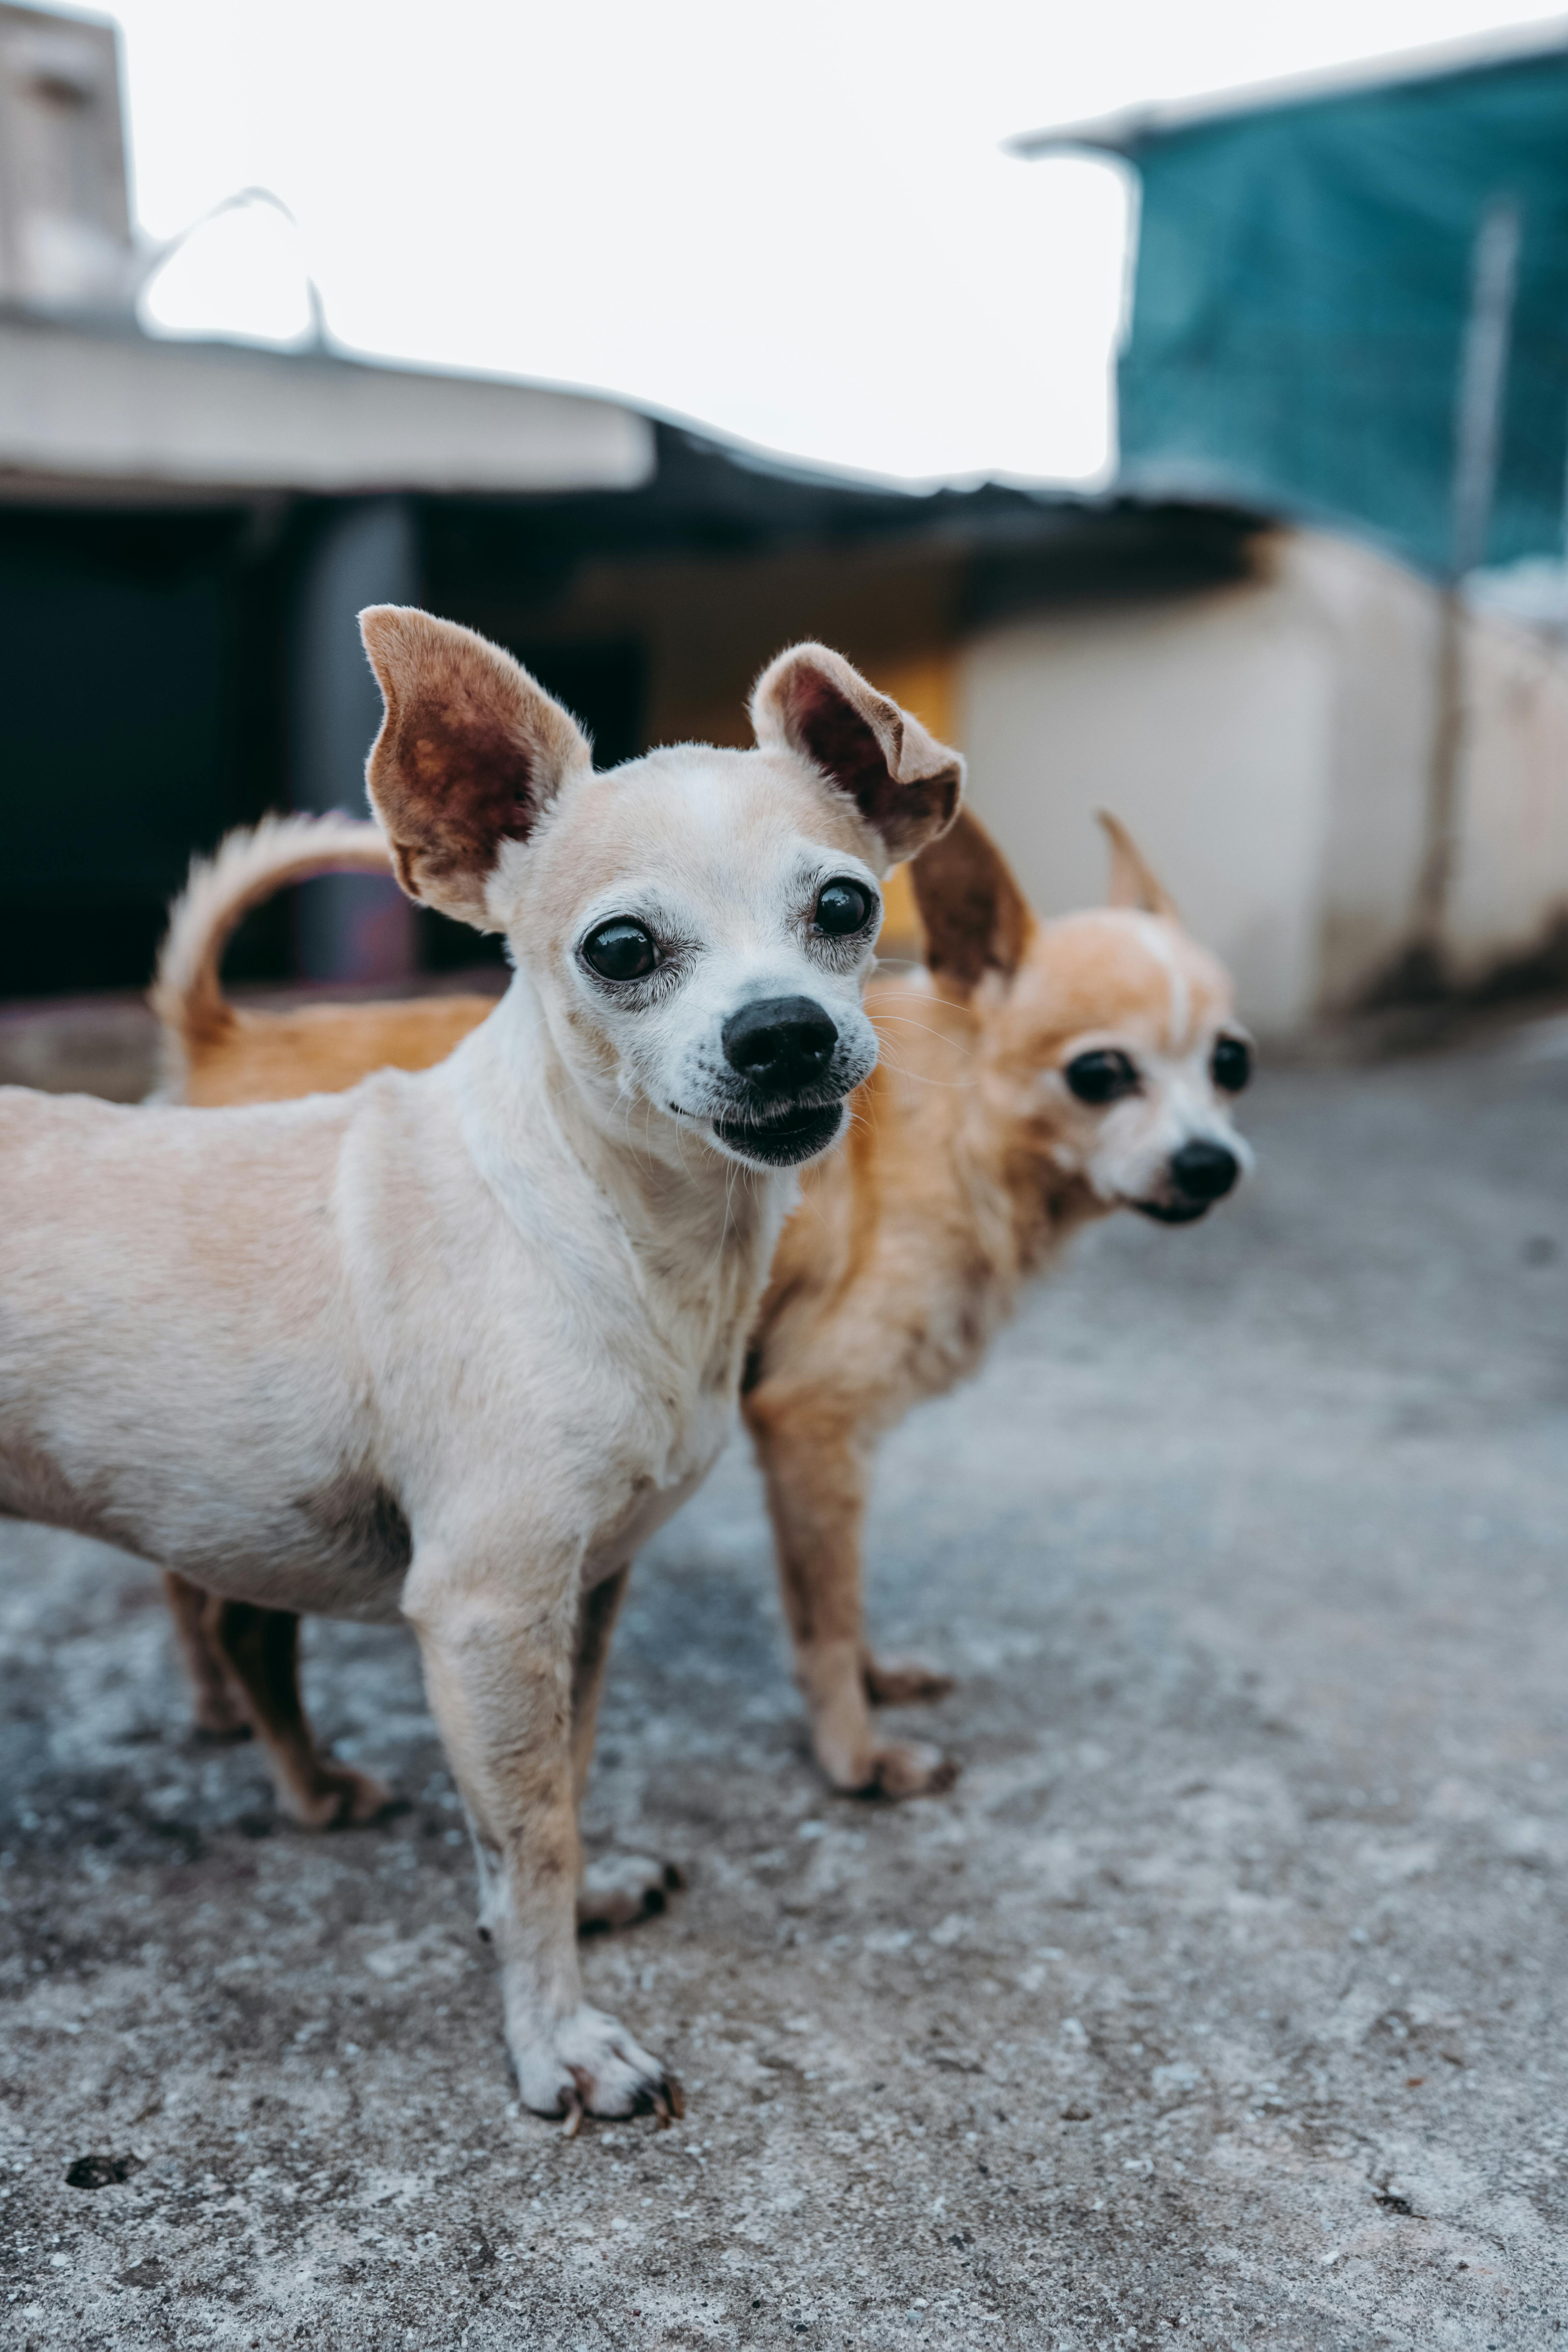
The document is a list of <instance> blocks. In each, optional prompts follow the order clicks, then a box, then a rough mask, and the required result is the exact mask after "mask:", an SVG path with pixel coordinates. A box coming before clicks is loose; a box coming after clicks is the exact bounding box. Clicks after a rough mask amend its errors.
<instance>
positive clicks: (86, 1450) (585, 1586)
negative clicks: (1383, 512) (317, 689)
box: [0, 606, 962, 2122]
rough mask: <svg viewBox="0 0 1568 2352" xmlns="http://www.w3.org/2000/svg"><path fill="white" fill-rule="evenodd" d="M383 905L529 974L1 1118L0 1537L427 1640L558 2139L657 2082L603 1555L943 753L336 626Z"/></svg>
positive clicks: (633, 1494)
mask: <svg viewBox="0 0 1568 2352" xmlns="http://www.w3.org/2000/svg"><path fill="white" fill-rule="evenodd" d="M363 634H364V639H365V644H366V646H367V648H368V651H369V654H370V658H371V661H372V664H373V666H374V669H375V673H376V676H377V678H378V679H379V681H380V684H381V688H382V691H383V694H384V698H385V704H386V712H385V718H384V724H383V726H382V730H381V732H380V735H379V736H378V738H377V740H376V743H375V747H374V751H373V752H372V754H371V761H370V769H369V782H370V790H371V797H372V799H373V801H374V804H375V807H376V810H377V813H378V814H379V816H380V818H381V822H382V824H383V826H384V831H385V833H386V835H387V837H388V840H389V842H390V844H391V846H392V850H393V854H394V857H395V863H396V866H397V870H398V873H399V875H400V877H401V878H402V880H403V882H404V884H405V887H406V888H407V889H408V890H409V891H410V892H411V893H412V895H413V896H415V897H416V898H420V899H423V900H424V901H426V903H427V904H429V905H432V906H437V907H440V908H444V909H445V911H446V912H447V913H448V914H452V915H456V916H458V917H460V918H462V919H466V920H467V921H468V922H471V923H473V924H476V925H477V926H479V928H480V929H490V930H503V931H504V932H505V933H506V935H507V938H508V940H509V942H510V948H511V951H512V954H513V957H514V959H515V961H516V966H517V971H516V974H515V977H514V979H513V981H512V982H511V985H510V989H509V990H508V992H507V994H506V996H505V997H504V998H503V999H502V1001H501V1003H500V1005H499V1006H498V1007H497V1009H496V1011H495V1013H493V1014H492V1015H491V1017H490V1018H489V1020H488V1021H486V1022H485V1023H484V1024H483V1025H482V1026H481V1027H480V1028H479V1029H478V1030H476V1031H475V1032H474V1034H472V1036H471V1037H469V1038H468V1039H467V1040H466V1041H465V1043H464V1044H463V1045H461V1046H460V1047H459V1048H458V1051H457V1052H456V1053H455V1054H454V1055H452V1056H451V1058H450V1059H449V1060H448V1061H447V1062H445V1063H442V1064H441V1065H440V1066H438V1067H437V1068H435V1069H432V1070H427V1071H425V1072H422V1073H420V1074H418V1075H416V1076H407V1075H405V1074H404V1073H401V1072H395V1071H384V1072H382V1073H381V1074H379V1075H378V1076H375V1077H373V1078H370V1079H367V1080H366V1081H365V1082H364V1083H363V1085H361V1086H360V1087H356V1088H355V1089H354V1090H353V1092H352V1093H349V1094H346V1095H337V1096H331V1097H321V1096H318V1097H310V1098H308V1099H306V1100H304V1101H302V1102H298V1103H278V1104H266V1105H262V1106H258V1107H257V1108H247V1109H234V1110H224V1111H205V1110H204V1111H195V1110H185V1109H174V1108H144V1109H130V1110H128V1109H121V1108H111V1107H110V1106H109V1105H106V1104H102V1103H97V1102H90V1101H87V1100H85V1099H79V1098H77V1099H72V1098H63V1099H62V1098H58V1097H47V1096H42V1095H35V1094H30V1093H26V1092H24V1091H22V1090H19V1089H6V1090H5V1091H3V1092H0V1198H3V1199H4V1201H5V1217H4V1220H3V1223H0V1511H5V1512H7V1513H10V1514H12V1515H15V1516H18V1517H27V1518H35V1519H43V1520H47V1521H50V1522H52V1523H54V1524H55V1525H58V1526H62V1527H68V1528H77V1529H79V1530H80V1531H81V1532H82V1533H84V1534H87V1535H91V1536H96V1537H99V1538H103V1539H104V1540H106V1541H109V1542H110V1543H117V1544H121V1545H122V1546H124V1547H126V1548H127V1549H130V1550H132V1551H135V1552H138V1553H140V1554H142V1556H143V1557H144V1558H146V1559H152V1560H156V1561H159V1562H160V1563H162V1564H163V1565H165V1566H167V1567H170V1568H173V1569H174V1570H178V1572H179V1573H180V1574H181V1575H182V1576H184V1577H185V1578H187V1579H189V1580H191V1581H192V1582H194V1583H195V1584H198V1585H200V1586H202V1587H204V1588H205V1589H206V1590H208V1591H214V1592H219V1593H224V1594H227V1595H231V1596H233V1597H234V1598H236V1599H237V1600H240V1601H250V1602H255V1603H258V1604H262V1605H264V1606H267V1607H270V1608H273V1609H281V1610H307V1611H318V1612H326V1613H328V1614H335V1615H340V1616H349V1617H361V1618H368V1619H374V1620H381V1621H385V1620H390V1619H395V1618H396V1617H397V1616H398V1615H399V1614H400V1613H401V1614H402V1615H403V1616H405V1617H406V1618H407V1619H408V1620H409V1622H411V1623H412V1624H413V1626H414V1628H415V1631H416V1634H417V1636H418V1639H419V1643H420V1646H421V1650H422V1654H423V1657H424V1664H425V1672H426V1683H427V1686H428V1689H429V1694H430V1702H431V1706H432V1708H433V1710H434V1712H435V1715H436V1718H437V1723H438V1725H439V1727H440V1729H441V1733H442V1737H443V1738H444V1740H445V1742H446V1745H447V1753H448V1756H449V1758H450V1759H451V1764H452V1769H453V1771H454V1773H455V1775H456V1778H457V1780H458V1786H459V1788H460V1789H461V1790H462V1793H463V1798H464V1801H465V1804H466V1806H467V1808H468V1820H469V1824H470V1827H471V1831H472V1834H473V1841H474V1847H475V1852H476V1853H477V1855H478V1858H479V1877H480V1886H481V1906H480V1923H481V1927H482V1929H483V1930H484V1931H485V1932H486V1933H487V1934H488V1936H489V1938H490V1939H491V1940H492V1941H493V1942H494V1943H495V1945H496V1947H497V1948H498V1953H499V1958H500V1969H501V1979H502V1989H503V1994H504V2000H505V2006H506V2029H507V2040H508V2043H509V2046H510V2051H511V2055H512V2059H513V2063H514V2064H515V2066H516V2069H517V2076H518V2082H519V2085H520V2087H521V2093H522V2096H523V2098H524V2100H525V2101H526V2102H527V2104H528V2105H530V2106H531V2107H533V2108H536V2109H537V2110H539V2111H540V2112H541V2113H542V2114H549V2115H556V2114H565V2115H567V2116H569V2117H571V2118H572V2119H573V2121H574V2122H575V2119H576V2117H577V2116H580V2115H582V2114H584V2113H590V2114H595V2115H605V2116H614V2115H626V2114H628V2113H633V2112H637V2111H639V2110H646V2109H647V2108H653V2109H655V2110H656V2111H666V2110H668V2108H670V2107H672V2106H676V2105H678V2104H679V2091H678V2088H677V2086H675V2085H674V2084H673V2083H672V2082H671V2080H670V2078H669V2077H668V2075H667V2074H666V2073H665V2071H664V2069H663V2067H662V2066H661V2065H660V2063H659V2062H658V2059H656V2058H654V2057H652V2056H650V2055H649V2054H648V2053H647V2052H646V2051H645V2050H642V2049H640V2048H639V2047H638V2045H637V2042H634V2041H633V2040H632V2038H631V2036H630V2035H629V2034H628V2033H627V2032H626V2031H625V2029H624V2028H623V2027H622V2026H621V2025H619V2024H618V2023H617V2022H616V2020H615V2019H613V2018H610V2017H607V2016H605V2015H604V2014H603V2013H602V2012H601V2011H598V2010H595V2009H593V2008H590V2007H588V2006H587V2005H586V2004H585V2003H584V2000H583V1994H582V1986H581V1982H580V1979H579V1974H578V1966H577V1950H576V1939H575V1916H574V1898H575V1892H576V1885H577V1879H578V1874H579V1847H578V1836H577V1819H576V1816H577V1800H578V1795H579V1793H580V1790H581V1784H582V1780H583V1777H584V1772H585V1769H586V1766H587V1761H588V1756H589V1752H590V1749H591V1747H592V1738H593V1725H594V1716H595V1705H596V1698H597V1687H598V1678H599V1672H600V1668H601V1666H602V1664H603V1659H604V1653H605V1645H606V1643H607V1639H608V1633H609V1628H610V1624H611V1622H612V1621H613V1617H614V1613H615V1605H616V1601H617V1599H618V1597H619V1594H620V1591H621V1590H622V1589H623V1588H624V1583H625V1579H626V1571H627V1569H628V1566H629V1563H630V1561H631V1559H632V1556H633V1554H634V1552H635V1551H636V1549H637V1547H638V1545H639V1544H640V1543H641V1542H642V1541H643V1539H644V1538H645V1537H646V1536H647V1534H648V1532H649V1531H650V1530H651V1529H652V1528H655V1527H657V1526H658V1524H659V1523H660V1522H661V1521H662V1520H663V1519H665V1518H666V1517H668V1514H669V1513H670V1512H671V1511H673V1510H674V1509H675V1508H676V1507H677V1505H678V1504H679V1502H680V1501H681V1500H682V1499H683V1498H684V1497H685V1496H687V1495H688V1494H689V1492H690V1491H691V1489H692V1487H693V1486H695V1485H696V1483H697V1481H698V1480H699V1479H700V1478H701V1477H702V1475H704V1473H705V1472H706V1471H707V1469H708V1468H709V1466H710V1464H711V1463H712V1461H713V1459H714V1456H715V1455H716V1454H717V1453H718V1451H719V1448H720V1446H721V1444H722V1442H723V1438H724V1434H725V1432H726V1430H727V1428H728V1426H729V1423H730V1417H731V1410H732V1407H733V1404H734V1401H735V1396H736V1392H737V1388H738V1384H739V1381H740V1375H741V1368H742V1355H743V1351H744V1348H745V1343H746V1338H747V1334H748V1332H749V1330H750V1328H751V1327H752V1319H753V1318H754V1315H755V1313H756V1308H757V1305H758V1302H759V1300H760V1298H761V1297H762V1292H763V1285H764V1283H765V1281H766V1278H767V1273H768V1267H769V1264H770V1261H771V1259H772V1256H773V1244H774V1242H775V1240H776V1238H777V1235H778V1232H779V1228H780V1225H781V1223H782V1222H783V1219H784V1214H785V1213H786V1211H787V1210H788V1208H789V1207H790V1206H791V1204H792V1203H793V1202H794V1200H795V1176H794V1173H793V1171H794V1169H795V1167H796V1166H798V1165H800V1164H801V1163H803V1162H805V1161H806V1160H810V1159H812V1158H813V1157H815V1156H816V1154H817V1153H819V1152H821V1151H822V1150H825V1149H826V1146H827V1145H828V1144H829V1143H831V1142H832V1141H833V1139H834V1138H835V1136H836V1135H837V1131H838V1129H839V1126H840V1123H841V1120H842V1118H843V1117H844V1110H843V1105H844V1101H845V1098H846V1097H847V1096H848V1095H849V1094H850V1093H851V1091H852V1090H853V1089H854V1088H855V1087H857V1086H858V1084H859V1083H860V1081H861V1080H862V1079H863V1078H864V1077H865V1076H867V1074H868V1071H869V1070H870V1068H871V1066H872V1064H873V1063H874V1061H875V1059H876V1040H875V1034H874V1033H873V1031H872V1029H871V1026H870V1024H869V1022H868V1020H867V1018H866V1016H865V1013H863V1012H862V1010H861V1006H860V991H861V984H862V982H863V980H864V977H865V974H866V971H867V970H868V965H869V963H870V961H871V954H872V943H873V941H874V940H875V938H876V935H877V929H878V925H879V920H880V915H881V905H880V898H879V891H878V887H877V877H878V876H879V874H880V873H882V872H884V871H885V870H886V868H887V866H889V864H890V863H892V862H893V861H895V860H898V859H900V858H905V857H909V856H912V855H913V854H914V852H915V851H916V850H917V849H919V848H920V847H921V845H922V843H924V842H926V841H928V840H930V839H931V838H932V837H933V836H934V835H937V834H938V833H940V832H941V831H942V827H943V826H944V825H945V824H948V823H949V822H950V821H951V819H952V814H953V812H954V810H955V808H956V806H957V803H958V797H959V793H960V789H961V782H962V763H961V761H959V759H958V757H957V755H956V754H955V753H953V752H952V751H948V750H946V749H945V748H944V747H943V746H942V745H941V744H939V743H936V742H934V741H933V740H931V737H930V736H929V735H928V734H926V732H925V731H924V730H923V729H922V728H921V726H920V725H919V723H918V721H916V720H915V719H911V718H910V717H909V716H907V715H906V714H905V713H904V712H903V711H901V710H900V709H899V708H898V706H897V705H896V704H894V703H891V702H889V700H888V699H887V698H885V697H884V696H881V695H879V694H877V693H876V692H874V691H873V689H872V688H870V687H868V685H867V684H866V682H865V680H864V679H863V678H861V677H858V675H857V673H856V672H855V671H854V670H852V669H851V668H850V667H849V666H848V664H847V662H845V661H843V660H841V659H840V658H839V657H838V656H837V655H836V654H832V653H829V652H827V651H826V648H824V647H822V646H796V647H795V648H794V649H793V650H792V651H790V652H788V653H785V654H783V655H781V656H779V657H778V659H777V660H776V661H774V662H773V664H772V665H771V667H769V668H768V669H767V670H766V671H765V672H764V674H763V677H762V679H761V680H760V681H759V684H758V687H757V689H756V692H755V695H754V697H753V700H752V720H753V724H754V727H755V731H756V737H757V748H756V750H754V751H745V752H735V751H715V750H711V749H708V748H702V747H695V746H683V747H681V748H679V749H678V750H673V751H657V752H654V753H652V754H650V755H649V756H648V757H647V758H646V759H642V760H637V761H631V762H630V763H629V764H628V765H626V767H623V768H618V769H616V770H615V771H614V772H611V773H609V774H598V773H596V772H595V770H594V767H593V763H592V759H591V756H590V751H589V746H588V744H587V742H586V740H584V737H583V735H582V734H581V733H580V731H579V730H578V728H577V726H576V725H575V723H574V720H573V719H571V718H570V716H569V715H568V713H567V712H566V711H564V710H563V709H562V708H561V707H560V705H559V704H557V703H555V702H553V701H552V700H551V698H549V696H547V695H546V694H544V693H543V692H542V690H541V688H539V687H538V686H537V685H535V683H534V682H533V680H532V679H531V678H530V677H528V676H527V675H526V673H525V672H524V671H522V670H521V669H520V668H519V667H518V665H517V664H516V663H515V662H514V661H512V660H511V659H510V656H507V655H505V654H503V653H501V652H500V651H498V650H497V648H495V647H494V646H489V645H487V644H486V643H485V642H484V641H483V639H481V638H479V637H477V636H475V635H472V634H471V633H470V632H468V630H465V629H459V628H456V627H454V626H452V625H450V624H448V623H444V622H440V621H436V620H432V619H430V618H429V617H428V616H427V615H426V614H420V613H415V612H406V611H402V610H398V609H395V608H393V607H386V606H383V607H379V608H376V609H374V610H372V611H370V612H368V613H366V614H364V615H363Z"/></svg>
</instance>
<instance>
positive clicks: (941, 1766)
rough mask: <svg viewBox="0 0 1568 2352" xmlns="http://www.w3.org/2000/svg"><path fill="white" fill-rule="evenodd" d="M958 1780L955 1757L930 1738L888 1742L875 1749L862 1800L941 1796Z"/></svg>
mask: <svg viewBox="0 0 1568 2352" xmlns="http://www.w3.org/2000/svg"><path fill="white" fill-rule="evenodd" d="M957 1778H958V1767H957V1765H956V1764H955V1763H954V1762H953V1760H952V1757H951V1756H944V1755H943V1754H942V1749H941V1748H933V1747H932V1746H931V1742H930V1741H929V1740H928V1739H884V1740H879V1742H878V1744H877V1746H876V1747H875V1748H873V1749H872V1750H871V1754H870V1758H869V1759H868V1771H867V1775H866V1778H865V1779H864V1780H861V1781H860V1783H859V1785H858V1788H857V1789H856V1790H855V1792H854V1793H855V1794H856V1795H857V1796H861V1797H939V1796H941V1794H942V1790H944V1789H951V1788H952V1784H953V1782H954V1781H955V1780H957Z"/></svg>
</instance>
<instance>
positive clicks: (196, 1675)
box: [163, 1568, 250, 1739]
mask: <svg viewBox="0 0 1568 2352" xmlns="http://www.w3.org/2000/svg"><path fill="white" fill-rule="evenodd" d="M163 1597H164V1599H165V1600H166V1601H167V1602H168V1604H169V1613H170V1615H171V1616H172V1617H173V1618H174V1631H175V1633H176V1634H177V1635H178V1636H179V1643H180V1654H181V1656H182V1657H183V1658H184V1662H185V1672H186V1673H187V1674H188V1675H189V1676H190V1678H191V1698H192V1701H193V1705H194V1709H195V1718H196V1729H197V1730H198V1731H200V1732H202V1733H204V1734H205V1737H206V1738H209V1739H248V1738H249V1737H250V1717H249V1716H248V1715H247V1712H246V1710H245V1707H244V1706H243V1705H242V1704H241V1702H240V1701H239V1699H238V1698H237V1696H235V1693H234V1690H233V1689H232V1687H231V1685H230V1683H229V1678H228V1675H226V1672H225V1671H224V1663H223V1655H222V1653H221V1652H220V1650H219V1649H218V1646H217V1643H216V1640H215V1639H214V1626H215V1623H216V1617H217V1612H218V1611H219V1609H220V1608H221V1607H222V1606H223V1604H222V1602H221V1601H218V1600H217V1598H216V1595H214V1594H213V1593H210V1592H204V1591H202V1589H201V1587H200V1585H199V1584H188V1583H187V1582H186V1580H185V1579H184V1577H183V1576H176V1575H175V1573H174V1570H173V1569H172V1568H166V1569H165V1570H163Z"/></svg>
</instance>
